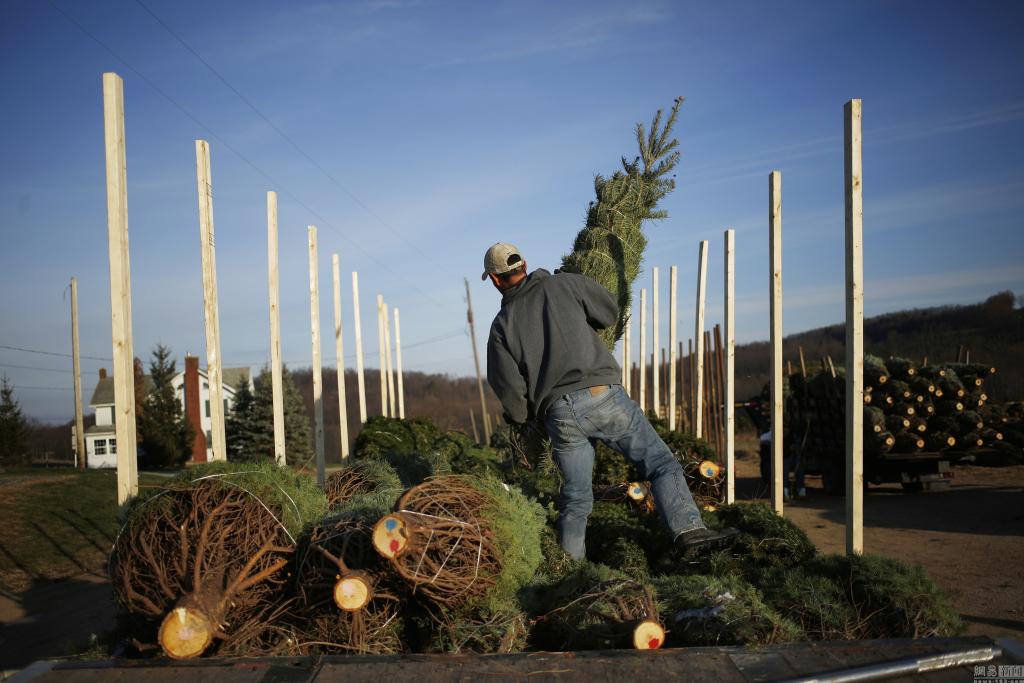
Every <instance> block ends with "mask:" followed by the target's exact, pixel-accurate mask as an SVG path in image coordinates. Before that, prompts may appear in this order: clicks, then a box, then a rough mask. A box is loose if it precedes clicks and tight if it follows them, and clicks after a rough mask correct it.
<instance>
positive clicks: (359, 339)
mask: <svg viewBox="0 0 1024 683" xmlns="http://www.w3.org/2000/svg"><path fill="white" fill-rule="evenodd" d="M352 317H353V319H354V321H355V323H354V325H353V326H352V331H353V333H355V336H356V382H357V384H358V386H359V423H360V424H366V377H365V375H364V372H363V325H362V320H361V317H362V316H360V314H359V273H357V272H356V271H354V270H353V271H352Z"/></svg>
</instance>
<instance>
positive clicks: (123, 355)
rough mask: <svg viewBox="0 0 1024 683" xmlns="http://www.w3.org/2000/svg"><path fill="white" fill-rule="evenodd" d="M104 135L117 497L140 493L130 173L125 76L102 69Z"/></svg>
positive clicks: (119, 502)
mask: <svg viewBox="0 0 1024 683" xmlns="http://www.w3.org/2000/svg"><path fill="white" fill-rule="evenodd" d="M103 137H104V151H105V156H106V171H107V173H106V175H107V251H108V255H109V258H110V328H111V338H112V345H113V351H114V355H113V358H114V364H113V374H114V432H115V438H116V439H117V502H118V504H119V505H120V504H123V503H125V502H127V501H128V499H130V498H132V497H133V496H135V495H136V494H137V493H138V492H139V474H138V458H137V457H136V452H135V449H136V437H135V372H134V364H135V361H134V356H133V352H132V285H131V264H130V260H129V257H128V256H129V255H128V172H127V166H126V163H125V139H124V81H122V80H121V77H120V76H118V75H117V74H116V73H112V72H108V73H105V74H103Z"/></svg>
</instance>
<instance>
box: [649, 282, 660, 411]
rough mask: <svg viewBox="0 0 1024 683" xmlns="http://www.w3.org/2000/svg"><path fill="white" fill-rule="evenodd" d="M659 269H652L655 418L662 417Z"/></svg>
mask: <svg viewBox="0 0 1024 683" xmlns="http://www.w3.org/2000/svg"><path fill="white" fill-rule="evenodd" d="M660 343H661V342H660V341H659V340H658V267H657V266H655V267H654V268H652V269H651V351H652V352H653V353H652V358H653V360H652V362H651V403H652V404H653V405H652V407H653V408H654V415H655V417H661V396H660V394H661V392H660V389H661V366H660V365H658V349H659V348H661V347H660Z"/></svg>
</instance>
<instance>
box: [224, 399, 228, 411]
mask: <svg viewBox="0 0 1024 683" xmlns="http://www.w3.org/2000/svg"><path fill="white" fill-rule="evenodd" d="M224 414H225V415H227V414H228V400H227V399H224Z"/></svg>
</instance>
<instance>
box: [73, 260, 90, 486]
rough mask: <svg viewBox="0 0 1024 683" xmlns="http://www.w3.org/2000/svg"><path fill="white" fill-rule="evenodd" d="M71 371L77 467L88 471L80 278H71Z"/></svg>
mask: <svg viewBox="0 0 1024 683" xmlns="http://www.w3.org/2000/svg"><path fill="white" fill-rule="evenodd" d="M71 369H72V372H74V373H75V376H74V384H75V455H76V456H77V457H76V458H75V467H77V468H79V469H83V470H84V469H86V465H87V463H86V452H85V426H84V418H83V417H82V364H81V362H80V357H79V353H78V278H74V277H73V278H71Z"/></svg>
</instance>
